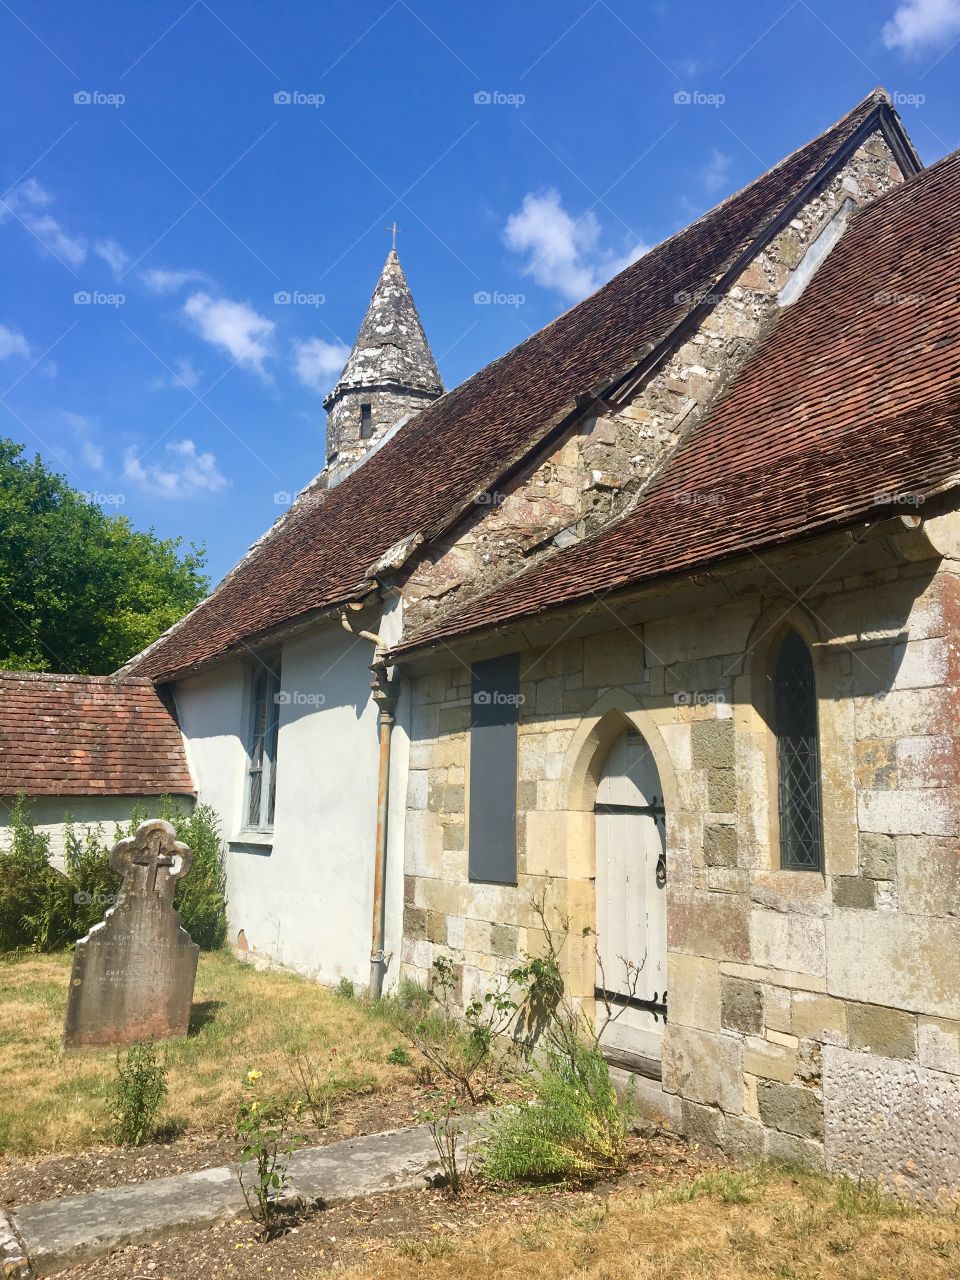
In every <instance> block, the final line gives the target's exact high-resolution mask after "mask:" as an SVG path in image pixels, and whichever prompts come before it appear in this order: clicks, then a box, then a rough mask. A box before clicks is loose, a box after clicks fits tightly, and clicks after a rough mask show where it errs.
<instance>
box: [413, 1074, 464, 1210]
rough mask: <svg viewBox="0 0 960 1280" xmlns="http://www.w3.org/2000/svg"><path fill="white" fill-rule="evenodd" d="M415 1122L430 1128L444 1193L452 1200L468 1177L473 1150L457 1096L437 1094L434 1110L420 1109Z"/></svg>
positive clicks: (441, 1092)
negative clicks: (444, 1188) (447, 1193)
mask: <svg viewBox="0 0 960 1280" xmlns="http://www.w3.org/2000/svg"><path fill="white" fill-rule="evenodd" d="M417 1120H418V1121H419V1122H420V1123H421V1124H428V1125H429V1126H430V1134H431V1136H432V1138H433V1145H434V1146H435V1147H436V1149H437V1155H438V1157H439V1159H440V1170H441V1172H442V1173H443V1181H444V1185H445V1186H446V1188H447V1191H448V1192H449V1193H450V1195H452V1196H458V1195H460V1193H461V1192H462V1191H463V1189H464V1187H465V1186H466V1184H467V1180H468V1179H469V1177H470V1170H471V1167H472V1165H473V1148H472V1147H471V1145H470V1135H469V1134H468V1132H467V1130H466V1129H465V1128H464V1125H463V1121H462V1119H461V1114H460V1104H459V1102H458V1101H457V1098H456V1096H450V1095H449V1094H445V1093H444V1092H443V1091H442V1090H437V1091H436V1092H435V1093H434V1095H433V1106H432V1107H425V1108H423V1109H422V1110H421V1111H420V1112H419V1113H418V1115H417Z"/></svg>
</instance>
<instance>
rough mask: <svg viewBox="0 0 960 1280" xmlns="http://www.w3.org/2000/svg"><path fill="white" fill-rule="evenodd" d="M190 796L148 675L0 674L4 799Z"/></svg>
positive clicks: (176, 742) (179, 746)
mask: <svg viewBox="0 0 960 1280" xmlns="http://www.w3.org/2000/svg"><path fill="white" fill-rule="evenodd" d="M18 791H25V792H26V793H27V795H31V796H88V795H114V796H119V795H123V796H152V795H164V794H166V795H193V794H194V787H193V781H192V779H191V777H190V771H189V769H188V768H187V759H186V755H185V754H184V748H183V739H182V738H181V736H180V730H179V728H178V727H177V722H176V720H175V719H174V716H173V713H172V711H171V710H170V709H169V708H168V706H167V704H166V703H165V702H164V700H163V699H162V698H161V697H160V695H159V694H158V693H157V691H156V689H154V687H153V684H152V682H151V681H150V680H146V679H137V678H133V679H117V678H116V677H113V676H63V675H50V674H48V673H46V672H27V671H0V796H12V795H15V794H16V793H17V792H18Z"/></svg>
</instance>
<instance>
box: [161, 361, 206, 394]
mask: <svg viewBox="0 0 960 1280" xmlns="http://www.w3.org/2000/svg"><path fill="white" fill-rule="evenodd" d="M199 382H200V372H199V370H197V369H195V368H194V367H193V365H192V364H191V363H190V361H189V360H187V359H184V358H181V359H180V360H178V361H177V362H176V366H175V368H174V369H172V370H171V372H170V374H169V375H163V376H161V377H159V378H154V379H153V380H152V381H151V383H150V390H151V391H166V390H169V389H170V388H171V387H172V388H173V389H174V390H184V389H186V390H187V391H193V389H194V388H195V387H196V386H197V385H198V383H199Z"/></svg>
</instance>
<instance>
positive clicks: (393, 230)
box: [387, 218, 403, 253]
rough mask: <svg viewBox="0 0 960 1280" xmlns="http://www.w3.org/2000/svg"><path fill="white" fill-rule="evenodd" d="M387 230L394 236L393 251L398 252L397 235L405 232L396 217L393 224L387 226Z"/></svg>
mask: <svg viewBox="0 0 960 1280" xmlns="http://www.w3.org/2000/svg"><path fill="white" fill-rule="evenodd" d="M387 230H388V231H389V232H390V234H391V235H392V236H393V252H394V253H396V252H397V236H402V235H403V232H402V231H401V230H400V228H399V227H398V226H397V220H396V218H394V220H393V223H392V225H391V226H389V227H387Z"/></svg>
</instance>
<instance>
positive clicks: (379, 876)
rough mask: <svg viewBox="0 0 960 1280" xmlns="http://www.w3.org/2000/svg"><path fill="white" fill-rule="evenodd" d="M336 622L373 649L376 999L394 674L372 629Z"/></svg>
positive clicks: (344, 618)
mask: <svg viewBox="0 0 960 1280" xmlns="http://www.w3.org/2000/svg"><path fill="white" fill-rule="evenodd" d="M340 624H341V626H342V627H343V629H344V630H345V631H349V632H350V634H351V635H354V636H360V637H362V638H363V639H364V640H369V641H371V642H372V643H373V644H374V645H375V646H376V649H375V651H374V655H373V662H371V663H370V670H371V671H372V672H373V680H372V681H371V683H370V689H371V692H372V695H373V700H374V702H375V703H376V704H377V712H378V714H377V737H378V741H379V749H380V750H379V764H378V769H377V833H376V837H375V842H374V851H373V919H372V923H371V929H370V988H369V989H370V995H371V996H372V997H373V999H374V1000H379V999H380V997H381V995H382V994H383V979H384V975H385V974H386V971H387V960H386V956H385V955H384V952H383V944H384V941H385V932H386V898H387V818H388V815H389V811H390V739H391V736H392V734H393V726H394V724H395V723H396V710H397V696H398V688H397V677H396V674H395V673H394V672H392V671H391V670H389V669H388V667H387V663H386V661H385V659H384V657H383V654H384V650H385V649H386V648H387V643H386V641H385V640H384V639H383V637H382V636H381V635H379V634H377V633H376V632H374V631H363V630H361V629H360V628H356V629H355V628H354V627H352V626H351V625H350V619H349V617H348V615H347V611H346V610H344V611H343V612H342V613H341V614H340Z"/></svg>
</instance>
